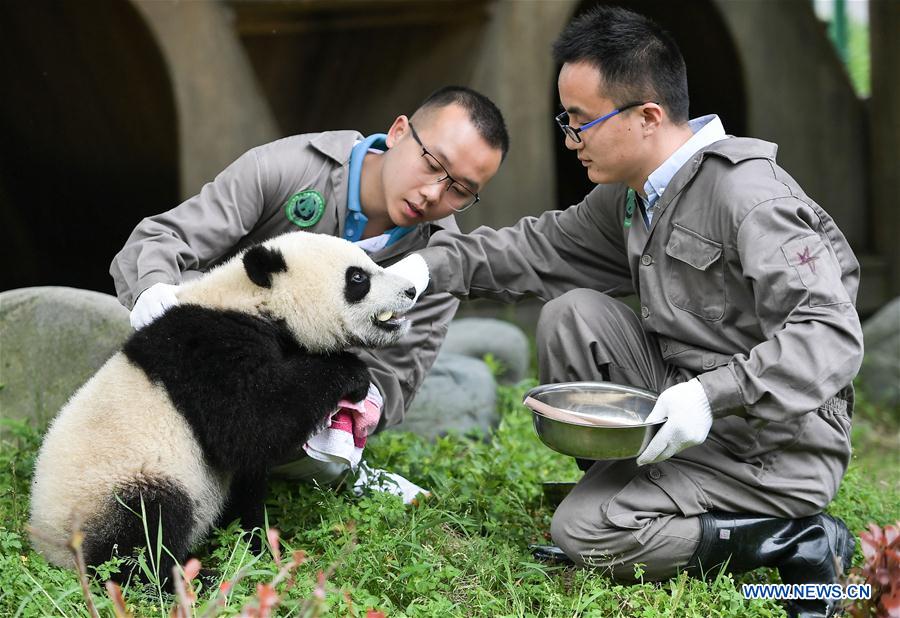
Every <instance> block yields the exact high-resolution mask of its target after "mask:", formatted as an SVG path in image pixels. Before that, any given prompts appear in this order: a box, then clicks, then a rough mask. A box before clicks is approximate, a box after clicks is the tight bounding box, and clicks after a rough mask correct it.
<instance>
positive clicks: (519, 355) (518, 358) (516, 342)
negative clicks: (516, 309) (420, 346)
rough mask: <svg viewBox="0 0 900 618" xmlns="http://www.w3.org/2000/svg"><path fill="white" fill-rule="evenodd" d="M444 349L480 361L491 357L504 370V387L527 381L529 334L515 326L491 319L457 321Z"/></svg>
mask: <svg viewBox="0 0 900 618" xmlns="http://www.w3.org/2000/svg"><path fill="white" fill-rule="evenodd" d="M441 350H442V351H443V352H451V353H453V354H463V355H465V356H471V357H472V358H477V359H483V358H484V357H485V355H487V354H491V355H492V356H493V357H494V358H495V359H496V360H497V361H499V362H500V365H501V367H502V368H503V371H501V372H500V374H499V375H498V376H497V379H498V380H499V381H500V382H501V383H503V384H515V383H516V382H518V381H520V380H522V379H523V378H525V376H526V375H527V374H528V363H529V360H530V358H531V355H530V353H529V348H528V337H526V336H525V333H523V332H522V330H521V329H520V328H519V327H517V326H515V325H514V324H510V323H509V322H504V321H503V320H495V319H491V318H460V319H458V320H453V321H452V322H451V323H450V328H449V329H448V331H447V338H446V339H445V340H444V345H443V346H442V348H441Z"/></svg>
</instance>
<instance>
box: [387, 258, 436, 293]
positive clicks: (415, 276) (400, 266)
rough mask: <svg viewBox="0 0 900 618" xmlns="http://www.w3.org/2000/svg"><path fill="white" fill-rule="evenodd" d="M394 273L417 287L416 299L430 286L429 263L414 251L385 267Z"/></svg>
mask: <svg viewBox="0 0 900 618" xmlns="http://www.w3.org/2000/svg"><path fill="white" fill-rule="evenodd" d="M384 270H385V271H386V272H389V273H391V274H392V275H398V276H400V277H403V278H404V279H406V280H408V281H410V282H411V283H412V284H413V285H414V286H415V287H416V300H418V298H419V296H420V295H421V294H422V292H424V291H425V288H427V287H428V265H427V264H426V263H425V259H424V258H423V257H422V256H421V255H419V254H418V253H412V254H410V255H407V256H406V257H405V258H403V259H402V260H400V261H399V262H397V263H396V264H392V265H391V266H388V267H387V268H385V269H384Z"/></svg>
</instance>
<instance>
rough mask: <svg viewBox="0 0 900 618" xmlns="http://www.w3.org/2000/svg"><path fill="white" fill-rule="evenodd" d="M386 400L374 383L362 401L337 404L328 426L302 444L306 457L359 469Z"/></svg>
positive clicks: (343, 401) (344, 401) (370, 385)
mask: <svg viewBox="0 0 900 618" xmlns="http://www.w3.org/2000/svg"><path fill="white" fill-rule="evenodd" d="M383 404H384V400H383V399H382V397H381V393H379V392H378V389H377V388H376V387H375V385H374V384H371V383H370V384H369V392H368V393H367V394H366V398H365V399H363V400H362V401H357V402H352V401H346V400H342V401H340V402H338V409H337V410H335V412H334V413H333V414H332V416H331V422H330V423H329V425H328V427H326V428H325V429H323V430H322V431H320V432H319V433H317V434H316V435H314V436H313V437H311V438H310V439H309V441H308V442H307V443H306V444H304V445H303V448H304V449H305V450H306V454H307V455H309V456H310V457H312V458H313V459H317V460H319V461H327V462H335V463H345V464H347V465H349V466H350V467H351V468H353V469H356V466H358V465H359V461H360V459H361V458H362V450H363V448H364V447H365V446H366V439H367V438H368V437H369V435H370V434H371V433H372V432H373V431H374V430H375V427H377V426H378V420H379V419H380V418H381V408H382V405H383Z"/></svg>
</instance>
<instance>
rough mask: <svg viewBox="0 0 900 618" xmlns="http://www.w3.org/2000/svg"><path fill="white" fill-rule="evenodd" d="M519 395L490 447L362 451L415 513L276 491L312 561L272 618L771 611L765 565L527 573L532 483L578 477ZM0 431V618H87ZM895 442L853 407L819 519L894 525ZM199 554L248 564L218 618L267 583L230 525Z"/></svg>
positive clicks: (202, 597)
mask: <svg viewBox="0 0 900 618" xmlns="http://www.w3.org/2000/svg"><path fill="white" fill-rule="evenodd" d="M527 386H530V385H525V384H523V385H520V386H518V387H514V388H503V387H501V389H500V403H501V409H502V414H503V422H502V424H501V426H500V428H499V429H498V430H497V431H496V432H495V434H494V435H493V436H492V439H491V440H477V439H469V438H464V437H447V438H443V439H440V440H438V441H437V442H435V443H428V442H425V441H423V440H421V439H419V438H417V437H415V436H412V435H409V434H404V433H388V434H381V435H379V436H377V437H376V438H374V439H373V440H371V441H370V445H369V447H367V453H368V460H369V461H370V463H371V464H372V465H374V466H376V467H381V468H386V469H389V470H392V471H396V472H399V473H401V474H403V475H405V476H407V477H408V478H410V479H411V480H413V481H415V482H417V483H418V484H420V485H422V486H425V487H428V488H430V489H431V490H432V491H433V494H434V495H433V496H432V497H431V498H429V499H427V500H423V501H422V502H421V503H420V504H418V505H415V506H404V505H403V504H401V503H400V501H399V499H397V498H393V497H390V496H387V495H383V494H373V495H369V496H364V497H362V498H356V497H354V496H353V495H352V494H351V493H350V492H348V491H344V490H338V491H332V490H321V489H318V488H315V487H309V486H297V485H291V484H287V483H283V482H275V483H273V485H272V491H271V495H270V498H269V502H268V515H269V521H270V522H271V523H272V525H273V526H275V527H277V528H278V529H279V530H280V531H281V535H282V540H283V544H284V548H283V549H284V551H285V552H289V551H290V550H292V549H302V550H304V551H305V552H306V553H307V555H308V556H309V559H308V560H307V562H305V563H304V564H303V565H301V566H300V567H299V569H298V570H297V572H296V573H297V584H296V586H295V587H293V588H291V589H290V590H289V591H288V592H287V593H285V594H284V595H283V597H284V598H283V600H282V604H281V606H280V607H279V608H278V610H277V615H281V616H288V615H292V616H299V615H303V613H304V612H306V613H316V614H320V615H327V616H365V615H366V612H367V610H368V609H370V608H375V609H377V610H380V611H381V612H384V614H385V615H387V616H454V615H455V616H492V617H493V616H619V615H621V616H647V617H650V616H704V617H706V616H749V617H753V616H758V617H763V616H781V615H783V612H782V610H781V609H780V607H779V606H778V605H777V604H776V603H775V602H774V601H753V602H749V601H745V600H744V599H743V598H742V596H741V593H740V583H742V582H751V581H752V582H759V581H769V580H773V581H774V579H773V578H774V577H775V576H774V575H773V573H771V572H768V571H757V572H755V573H752V574H748V575H745V576H742V577H740V578H738V579H736V580H733V579H732V578H731V577H729V576H720V578H719V579H718V580H716V581H714V582H712V583H704V582H700V581H696V580H691V579H688V578H686V577H684V576H681V577H679V578H678V579H675V580H672V581H670V582H666V583H663V584H649V583H647V584H644V583H641V582H640V580H639V579H638V580H636V582H635V583H634V584H633V585H629V586H622V585H616V584H614V583H612V582H611V581H610V580H609V579H607V578H605V577H604V576H603V575H602V573H597V572H589V571H582V570H573V569H569V568H562V567H550V566H545V565H542V564H538V563H535V562H534V561H533V560H532V559H531V557H530V555H529V553H528V551H527V545H528V544H529V543H533V542H546V540H547V530H548V529H549V525H550V518H551V515H552V510H551V509H550V508H549V507H548V506H547V505H545V504H544V503H543V501H542V493H541V482H542V481H547V480H555V481H561V480H575V479H577V478H578V476H579V472H578V470H577V469H576V467H575V466H574V464H573V463H572V461H571V460H570V459H567V458H564V457H561V456H558V455H556V454H554V453H553V452H552V451H550V450H549V449H547V448H545V447H544V446H543V445H542V444H541V443H540V442H538V440H537V438H536V437H535V435H534V432H533V430H532V428H531V418H530V413H529V412H528V411H527V410H526V409H525V408H524V407H522V406H521V405H520V403H519V402H520V401H521V398H522V393H523V392H524V390H525V388H526V387H527ZM0 430H2V434H0V616H45V615H67V616H86V615H88V611H87V609H86V605H85V602H84V599H83V596H82V593H81V589H80V586H79V582H78V578H77V577H76V575H75V574H74V573H72V572H69V571H66V570H62V569H57V568H55V567H52V566H49V565H48V564H47V563H46V562H45V561H44V560H43V558H41V557H40V556H39V555H37V554H35V553H34V552H32V551H31V550H30V548H29V542H28V536H27V531H26V524H27V519H28V488H29V482H30V477H31V469H32V466H33V463H34V457H35V455H36V452H37V448H38V445H39V440H40V436H39V434H38V433H37V432H36V431H35V430H33V429H31V428H29V427H27V426H24V425H21V424H16V423H11V422H9V421H5V422H3V424H2V425H0ZM898 444H900V441H898V422H897V419H896V415H891V414H888V413H887V412H885V411H883V410H878V409H875V408H874V407H872V406H868V405H865V404H863V405H860V406H859V411H858V413H857V419H856V421H855V428H854V446H855V451H856V453H857V455H856V456H855V458H854V462H853V463H852V465H851V468H850V470H849V472H848V474H847V477H846V478H845V480H844V484H843V486H842V488H841V490H840V493H839V494H838V497H837V500H836V501H835V502H834V504H833V505H832V507H831V508H830V509H829V510H830V512H832V513H834V514H836V515H839V516H840V517H843V518H844V519H845V521H846V522H847V524H848V525H849V526H850V528H851V529H852V530H854V531H859V530H862V529H863V528H864V527H865V525H866V524H867V523H868V522H869V521H874V522H876V523H878V524H880V525H884V524H888V523H892V522H895V521H897V520H898V519H900V485H898V479H900V449H898ZM353 539H355V541H354V540H353ZM198 556H199V557H200V558H201V560H202V561H203V566H204V567H210V568H214V569H217V571H218V573H219V576H220V577H222V578H225V579H229V578H231V577H232V576H233V575H234V574H235V573H236V572H237V571H238V570H239V569H242V568H244V569H245V572H246V576H245V577H244V578H243V579H242V580H240V581H239V582H238V583H237V584H236V585H235V587H234V588H233V590H232V591H231V593H230V596H229V598H228V603H227V605H226V606H225V608H224V609H223V610H222V612H223V613H224V614H226V615H237V614H238V613H239V612H240V609H241V607H242V606H244V605H245V604H246V603H248V602H249V601H251V600H253V599H254V598H255V597H256V585H257V583H259V582H267V581H270V580H271V579H272V577H273V575H274V574H275V573H276V571H277V570H278V569H277V567H276V566H275V563H274V561H273V559H272V557H271V555H269V554H268V553H266V554H264V555H263V557H255V556H253V555H251V554H249V553H248V552H247V549H246V539H243V538H242V535H241V532H240V531H239V530H237V529H235V528H234V527H232V528H229V529H227V530H218V531H216V532H215V534H214V535H213V537H212V538H211V539H210V540H209V542H208V543H207V545H206V546H204V547H202V548H200V550H199V551H198ZM859 558H860V556H859V552H857V557H856V559H857V560H859ZM143 559H144V560H146V558H143ZM329 566H333V567H334V568H335V570H334V572H333V573H332V574H331V575H330V576H329V577H328V580H327V583H326V585H325V588H326V590H327V594H325V597H324V599H323V600H318V601H316V602H314V603H313V604H312V605H307V606H306V607H305V609H304V607H303V604H304V602H305V601H307V600H308V599H310V598H314V594H313V591H314V587H315V584H316V574H317V572H318V571H320V570H325V569H328V567H329ZM116 568H118V566H117V564H116V563H107V564H106V565H104V566H103V567H101V569H100V572H99V573H98V574H97V576H96V577H94V578H93V580H92V582H91V587H92V592H93V596H94V599H95V601H96V603H97V606H98V609H99V612H100V614H101V615H109V616H111V615H113V607H112V603H111V601H110V600H109V599H108V598H107V596H106V593H105V591H104V589H103V579H102V578H103V574H104V573H106V572H109V570H110V569H116ZM214 588H215V585H213V586H212V587H209V588H206V589H201V590H200V591H199V595H198V596H199V598H198V601H197V611H196V615H197V616H200V615H203V608H204V606H208V605H210V600H211V599H212V598H213V597H214V596H215V594H216V592H217V591H216V590H215V589H214ZM283 588H284V586H281V587H279V591H280V590H282V589H283ZM125 601H126V602H127V604H128V609H129V610H130V611H131V612H133V613H134V614H135V615H138V616H165V615H168V612H169V609H170V607H171V598H168V597H166V596H165V595H161V594H160V593H159V591H158V590H157V589H156V587H154V586H152V585H143V586H140V585H137V584H134V583H132V584H131V585H130V586H127V587H126V588H125Z"/></svg>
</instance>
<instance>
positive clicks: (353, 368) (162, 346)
mask: <svg viewBox="0 0 900 618" xmlns="http://www.w3.org/2000/svg"><path fill="white" fill-rule="evenodd" d="M123 352H124V353H125V356H126V357H127V358H128V360H129V361H131V362H132V363H133V364H135V365H137V366H138V367H139V368H140V369H141V370H142V371H143V372H144V373H145V374H146V375H147V377H148V378H149V379H150V380H151V381H152V382H154V383H158V384H161V385H162V386H163V387H164V388H165V390H166V392H167V393H168V395H169V398H170V399H171V401H172V404H173V406H174V407H175V409H176V410H177V411H178V412H179V413H180V414H181V415H182V416H184V418H185V419H186V420H187V422H188V424H189V425H190V426H191V429H192V430H193V432H194V435H195V437H196V439H197V441H198V442H199V443H200V446H201V448H202V450H203V455H204V456H205V457H206V460H207V462H208V463H209V464H210V465H211V466H212V467H214V468H216V469H218V470H222V471H227V472H229V473H231V474H232V475H233V476H232V481H231V488H230V492H229V497H228V501H227V503H226V505H227V506H226V509H225V511H224V513H223V515H222V517H221V519H220V522H219V523H227V522H228V521H231V520H232V519H234V518H236V517H238V518H240V519H241V523H242V525H243V527H244V529H247V530H249V529H251V528H253V527H262V525H263V523H264V521H263V515H264V513H263V507H264V500H265V490H266V478H267V475H268V471H269V468H271V467H272V466H273V465H274V464H275V463H277V462H278V461H279V460H281V459H283V458H284V457H286V456H288V455H289V454H290V452H291V451H292V450H293V449H295V448H296V447H297V445H298V444H302V443H303V442H305V441H306V439H307V438H308V437H309V436H310V435H312V434H313V433H315V431H316V430H317V429H318V428H320V426H321V425H322V424H323V422H324V421H325V419H326V418H327V417H328V415H329V413H330V412H332V411H333V410H334V409H335V407H336V406H337V403H338V401H340V400H341V399H349V400H350V401H359V400H361V399H363V398H364V397H365V395H366V392H367V390H368V387H369V373H368V369H367V368H366V366H365V365H364V364H363V362H362V361H360V360H359V359H358V358H357V357H356V356H354V355H353V354H350V353H349V352H335V353H332V354H313V353H310V352H309V351H308V350H306V349H305V348H304V347H303V346H301V345H300V344H299V343H298V342H297V341H296V340H295V339H294V337H293V335H292V334H291V333H290V331H289V330H288V329H287V327H286V326H285V325H284V324H283V323H282V322H280V321H278V320H273V319H266V318H261V317H256V316H252V315H247V314H243V313H240V312H237V311H220V310H214V309H208V308H205V307H200V306H196V305H183V306H176V307H173V308H172V309H170V310H169V311H167V312H166V314H165V315H163V316H162V317H161V318H159V319H157V320H156V321H154V322H153V323H151V324H149V325H148V326H146V327H145V328H143V329H141V330H139V331H137V332H136V333H134V334H133V335H132V336H131V338H130V339H129V340H128V341H127V342H126V344H125V346H124V349H123ZM298 402H303V404H302V406H301V405H299V404H298ZM129 489H130V491H129ZM121 491H122V492H123V493H122V494H120V496H119V498H120V500H121V501H122V502H123V503H124V504H121V505H120V506H121V512H120V513H117V514H115V515H113V514H107V517H109V516H112V517H111V520H110V521H109V525H110V527H111V528H116V531H115V533H114V534H112V535H110V536H109V537H107V538H106V539H103V542H102V543H101V544H99V545H91V543H90V541H91V539H87V540H88V543H87V544H86V546H85V556H86V559H87V562H88V563H89V564H90V563H98V562H102V561H103V560H106V559H107V558H108V557H109V555H110V550H111V549H112V546H113V545H117V546H118V548H119V552H120V553H121V552H122V551H123V550H124V551H125V552H126V554H127V553H128V552H129V550H130V548H131V547H134V546H137V547H140V546H143V545H144V544H145V538H144V535H145V533H144V530H143V523H142V521H141V520H139V519H137V518H136V517H134V516H133V514H132V513H130V512H129V511H134V512H141V504H140V501H141V496H143V502H144V505H143V509H144V511H145V512H146V513H147V514H148V515H150V518H149V519H150V521H148V524H150V525H152V526H153V528H154V530H155V525H156V524H155V522H156V520H157V519H158V518H159V516H160V515H161V516H162V520H163V522H164V533H165V538H166V546H167V547H168V549H169V550H170V551H171V552H172V553H173V554H175V556H176V557H177V558H178V559H179V560H183V559H184V557H185V556H186V554H187V551H188V549H189V548H188V547H187V544H188V535H189V532H190V526H189V525H188V526H185V525H182V524H180V523H179V522H188V521H190V513H191V502H190V497H189V496H188V495H187V492H185V491H184V490H183V489H180V488H179V487H178V486H177V485H176V484H174V483H172V482H171V481H169V480H166V479H159V480H158V482H155V483H146V484H143V486H140V487H133V488H122V490H121ZM179 528H183V530H181V529H179ZM92 538H102V535H92ZM151 538H155V536H151ZM166 562H167V564H168V563H170V562H171V561H166ZM164 566H165V565H164ZM162 572H164V573H167V571H162Z"/></svg>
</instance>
